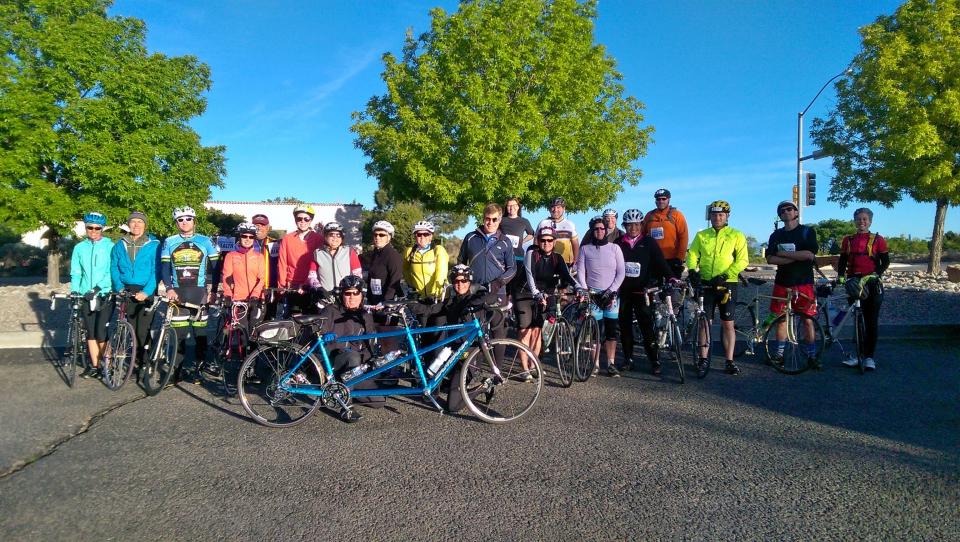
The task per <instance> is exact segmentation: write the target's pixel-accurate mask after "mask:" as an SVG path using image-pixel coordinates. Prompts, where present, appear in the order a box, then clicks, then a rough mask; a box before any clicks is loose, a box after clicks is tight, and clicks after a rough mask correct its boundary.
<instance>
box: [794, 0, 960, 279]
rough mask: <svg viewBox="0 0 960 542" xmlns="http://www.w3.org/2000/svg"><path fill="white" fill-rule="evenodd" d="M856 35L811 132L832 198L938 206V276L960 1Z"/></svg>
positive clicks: (953, 181)
mask: <svg viewBox="0 0 960 542" xmlns="http://www.w3.org/2000/svg"><path fill="white" fill-rule="evenodd" d="M860 35H861V38H862V40H863V48H862V51H861V52H860V53H859V54H858V55H857V56H856V57H855V58H854V59H853V62H852V64H851V67H852V68H853V74H852V76H851V77H850V78H849V79H847V80H840V81H838V82H837V85H836V89H837V105H836V108H835V109H834V110H833V111H831V113H830V114H829V116H828V117H827V118H826V119H816V120H815V121H814V122H813V127H812V130H811V135H812V137H813V140H814V141H815V142H816V143H817V144H818V145H820V147H821V148H823V149H824V150H826V151H827V152H829V153H830V154H832V155H833V157H834V159H833V165H834V168H836V173H837V174H836V177H835V178H834V179H833V183H832V185H831V188H830V199H831V200H833V201H837V202H840V203H841V204H847V203H850V202H853V201H875V202H878V203H880V204H882V205H884V206H887V207H892V206H893V205H894V204H895V203H896V202H898V201H900V200H901V199H902V198H903V197H910V198H912V199H914V200H916V201H920V202H935V203H936V215H935V217H934V226H933V236H932V243H931V245H930V263H929V264H928V271H931V272H939V270H940V257H941V254H942V252H943V229H944V222H945V220H946V216H947V208H948V207H949V206H951V205H957V204H958V202H960V0H910V1H908V2H906V3H905V4H903V5H902V6H901V7H900V8H898V9H897V11H896V12H895V13H894V14H893V15H892V16H882V17H879V18H878V19H877V20H876V22H875V23H873V24H871V25H868V26H865V27H863V28H862V29H860Z"/></svg>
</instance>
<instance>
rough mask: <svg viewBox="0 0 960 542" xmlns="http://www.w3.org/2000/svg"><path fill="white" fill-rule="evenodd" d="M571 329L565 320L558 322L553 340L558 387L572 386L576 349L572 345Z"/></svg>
mask: <svg viewBox="0 0 960 542" xmlns="http://www.w3.org/2000/svg"><path fill="white" fill-rule="evenodd" d="M571 327H572V326H571V325H570V324H568V323H567V321H566V320H558V321H557V329H556V332H555V333H556V334H555V335H554V339H553V354H554V357H555V358H556V362H557V371H558V372H559V373H560V385H561V386H563V387H564V388H569V387H570V386H571V385H572V384H573V378H574V373H576V372H577V348H576V346H575V345H574V344H573V331H572V330H571Z"/></svg>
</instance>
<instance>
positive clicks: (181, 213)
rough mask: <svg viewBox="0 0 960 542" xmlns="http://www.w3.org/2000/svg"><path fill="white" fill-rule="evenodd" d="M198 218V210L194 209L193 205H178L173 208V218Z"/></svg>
mask: <svg viewBox="0 0 960 542" xmlns="http://www.w3.org/2000/svg"><path fill="white" fill-rule="evenodd" d="M188 216H189V217H190V218H196V217H197V212H196V211H194V210H193V207H177V208H176V209H174V210H173V219H174V220H177V219H178V218H184V217H188Z"/></svg>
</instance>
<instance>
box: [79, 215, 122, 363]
mask: <svg viewBox="0 0 960 542" xmlns="http://www.w3.org/2000/svg"><path fill="white" fill-rule="evenodd" d="M83 223H84V225H85V226H86V230H87V238H86V239H84V240H83V241H80V242H79V243H77V245H76V246H75V247H73V255H72V256H71V257H70V291H71V292H73V293H75V294H83V297H84V302H83V305H82V307H81V309H80V311H81V314H82V315H83V320H84V322H85V323H86V327H87V351H88V352H89V353H90V365H89V366H87V369H86V370H85V371H84V372H83V375H81V376H83V377H84V378H91V377H95V378H99V376H100V354H101V353H102V352H103V349H104V347H105V346H106V345H107V322H109V321H110V312H111V311H109V310H105V309H104V307H103V305H104V303H103V300H104V298H105V296H106V295H107V294H109V293H110V291H111V282H110V251H112V250H113V241H111V240H110V239H109V238H105V237H104V236H103V228H104V226H106V225H107V217H106V216H104V215H103V214H101V213H87V214H85V215H84V216H83Z"/></svg>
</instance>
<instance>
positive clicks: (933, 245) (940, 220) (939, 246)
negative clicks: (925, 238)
mask: <svg viewBox="0 0 960 542" xmlns="http://www.w3.org/2000/svg"><path fill="white" fill-rule="evenodd" d="M947 205H948V202H947V200H946V199H944V198H941V199H938V200H937V214H936V215H935V216H934V219H933V237H931V238H930V263H928V264H927V273H934V274H940V258H941V257H942V256H943V225H944V223H945V222H946V221H947Z"/></svg>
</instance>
